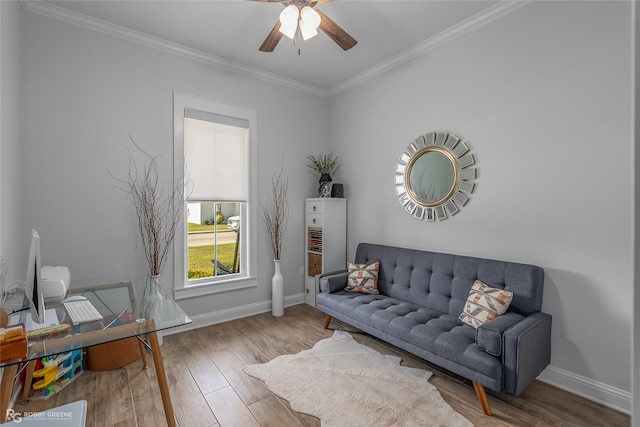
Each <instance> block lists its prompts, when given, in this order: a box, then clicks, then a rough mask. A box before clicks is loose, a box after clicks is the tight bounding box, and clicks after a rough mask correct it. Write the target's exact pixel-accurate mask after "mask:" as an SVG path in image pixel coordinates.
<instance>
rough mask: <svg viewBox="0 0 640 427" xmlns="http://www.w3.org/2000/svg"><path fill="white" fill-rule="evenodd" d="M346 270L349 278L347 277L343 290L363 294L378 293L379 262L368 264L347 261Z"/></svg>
mask: <svg viewBox="0 0 640 427" xmlns="http://www.w3.org/2000/svg"><path fill="white" fill-rule="evenodd" d="M347 270H348V271H349V278H348V279H347V287H346V288H344V290H345V291H348V292H359V293H363V294H379V293H380V292H378V271H379V270H380V263H379V262H374V263H373V264H369V265H367V264H353V263H351V262H347Z"/></svg>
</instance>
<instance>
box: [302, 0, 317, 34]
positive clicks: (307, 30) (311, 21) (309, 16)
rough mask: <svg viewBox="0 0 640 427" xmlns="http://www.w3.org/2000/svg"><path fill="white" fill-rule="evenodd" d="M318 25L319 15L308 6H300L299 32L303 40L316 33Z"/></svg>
mask: <svg viewBox="0 0 640 427" xmlns="http://www.w3.org/2000/svg"><path fill="white" fill-rule="evenodd" d="M319 26H320V15H319V14H318V12H316V11H315V10H313V8H311V7H309V6H305V7H303V8H302V11H301V12H300V32H301V33H302V38H303V39H304V40H307V39H310V38H311V37H314V36H316V35H318V31H317V30H318V27H319Z"/></svg>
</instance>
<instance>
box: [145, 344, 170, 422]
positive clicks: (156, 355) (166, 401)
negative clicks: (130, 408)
mask: <svg viewBox="0 0 640 427" xmlns="http://www.w3.org/2000/svg"><path fill="white" fill-rule="evenodd" d="M149 341H150V342H151V353H152V354H153V364H154V365H155V367H156V376H157V377H158V386H159V387H160V396H162V405H163V406H164V413H165V415H166V417H167V425H168V426H169V427H175V426H176V418H175V416H174V414H173V405H172V404H171V395H170V394H169V385H168V383H167V376H166V374H165V372H164V365H163V364H162V354H161V353H160V343H158V335H157V334H156V333H155V332H149Z"/></svg>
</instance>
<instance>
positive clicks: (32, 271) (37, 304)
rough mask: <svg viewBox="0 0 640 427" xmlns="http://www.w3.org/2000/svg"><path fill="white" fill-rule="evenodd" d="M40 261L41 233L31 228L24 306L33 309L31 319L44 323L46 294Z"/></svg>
mask: <svg viewBox="0 0 640 427" xmlns="http://www.w3.org/2000/svg"><path fill="white" fill-rule="evenodd" d="M41 270H42V266H41V261H40V235H39V234H38V232H37V231H36V230H31V249H29V260H28V261H27V280H26V282H25V289H24V302H23V303H22V307H23V308H24V309H27V308H29V309H30V310H31V320H33V321H34V322H35V323H44V313H45V307H44V294H43V293H42V282H41V277H40V274H41Z"/></svg>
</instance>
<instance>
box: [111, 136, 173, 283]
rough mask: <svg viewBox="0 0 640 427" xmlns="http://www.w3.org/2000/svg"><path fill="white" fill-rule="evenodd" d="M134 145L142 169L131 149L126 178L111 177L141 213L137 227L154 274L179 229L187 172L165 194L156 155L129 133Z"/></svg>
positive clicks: (160, 268)
mask: <svg viewBox="0 0 640 427" xmlns="http://www.w3.org/2000/svg"><path fill="white" fill-rule="evenodd" d="M129 139H131V142H132V143H133V145H134V147H135V148H136V149H137V150H138V151H139V152H140V153H142V155H143V156H144V158H145V160H144V163H143V168H142V170H139V169H138V164H137V162H136V160H135V156H134V155H133V153H132V152H131V150H130V149H129V148H128V147H127V151H128V152H129V172H128V175H127V179H120V178H116V177H114V176H113V175H112V174H111V172H109V175H111V177H112V178H114V179H115V180H116V181H118V182H119V183H120V184H122V187H118V188H120V189H121V190H122V191H124V192H125V193H127V194H128V197H129V200H130V201H131V203H132V204H133V207H134V208H135V210H136V215H137V216H138V231H139V232H140V237H141V239H142V246H143V249H144V254H145V257H146V259H147V263H148V264H149V272H150V274H151V275H152V276H157V275H159V274H160V272H161V271H162V269H163V268H164V266H165V264H166V262H167V258H168V256H169V252H170V250H171V244H172V243H173V239H174V238H175V236H176V230H177V228H178V226H179V225H180V223H181V217H182V211H183V208H184V200H185V195H184V191H185V179H184V175H183V176H181V177H180V178H178V179H177V180H176V182H175V186H174V187H173V189H172V190H171V193H169V194H167V195H166V196H165V194H164V187H163V186H162V185H160V184H159V173H158V164H157V162H156V158H157V157H158V156H157V155H156V156H152V155H151V154H149V153H148V152H147V151H145V150H144V149H142V148H141V147H140V146H139V145H138V144H137V143H136V142H135V140H134V139H133V138H132V137H131V136H129Z"/></svg>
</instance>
